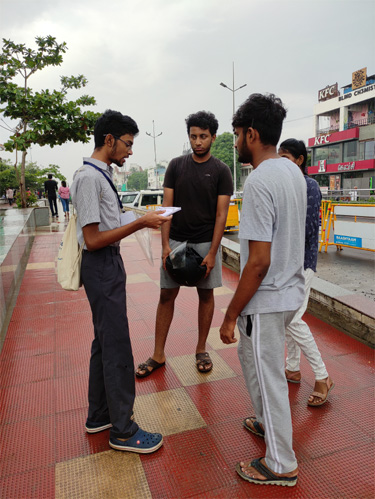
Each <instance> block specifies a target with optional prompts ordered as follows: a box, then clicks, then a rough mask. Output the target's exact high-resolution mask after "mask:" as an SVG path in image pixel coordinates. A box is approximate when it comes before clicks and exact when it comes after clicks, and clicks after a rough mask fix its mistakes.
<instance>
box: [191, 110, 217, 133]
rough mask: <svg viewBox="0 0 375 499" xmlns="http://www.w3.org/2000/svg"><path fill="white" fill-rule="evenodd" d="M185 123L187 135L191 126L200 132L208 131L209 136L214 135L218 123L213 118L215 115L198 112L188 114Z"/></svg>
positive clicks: (207, 112)
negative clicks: (197, 128)
mask: <svg viewBox="0 0 375 499" xmlns="http://www.w3.org/2000/svg"><path fill="white" fill-rule="evenodd" d="M185 122H186V127H187V133H188V135H189V133H190V128H191V127H192V126H197V127H199V128H201V129H202V130H209V131H210V134H211V135H216V132H217V129H218V128H219V122H218V121H217V119H216V118H215V115H214V114H213V113H210V112H209V111H198V112H197V113H194V114H189V116H188V117H187V118H186V120H185Z"/></svg>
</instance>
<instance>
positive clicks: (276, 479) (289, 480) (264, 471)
mask: <svg viewBox="0 0 375 499" xmlns="http://www.w3.org/2000/svg"><path fill="white" fill-rule="evenodd" d="M261 459H264V458H263V457H260V458H258V459H254V460H253V461H251V463H250V466H252V467H253V468H255V469H256V470H257V471H258V472H259V473H260V474H261V475H263V476H264V477H265V478H266V479H265V480H257V479H256V478H252V477H251V476H248V475H246V473H244V472H243V471H242V469H241V465H240V463H237V464H236V471H237V473H238V474H239V475H240V477H241V478H243V479H244V480H247V481H248V482H251V483H256V484H258V485H282V486H283V487H294V485H296V483H297V479H298V477H297V476H278V475H275V474H274V473H272V471H271V470H270V469H268V468H266V467H265V466H264V465H263V464H262V463H261V462H260V460H261Z"/></svg>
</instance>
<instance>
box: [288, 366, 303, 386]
mask: <svg viewBox="0 0 375 499" xmlns="http://www.w3.org/2000/svg"><path fill="white" fill-rule="evenodd" d="M285 377H286V380H287V381H288V383H301V371H288V369H285Z"/></svg>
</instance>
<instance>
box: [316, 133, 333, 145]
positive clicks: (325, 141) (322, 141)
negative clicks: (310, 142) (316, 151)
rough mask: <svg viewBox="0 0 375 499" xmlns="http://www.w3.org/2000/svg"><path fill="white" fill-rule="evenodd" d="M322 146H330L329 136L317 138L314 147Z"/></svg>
mask: <svg viewBox="0 0 375 499" xmlns="http://www.w3.org/2000/svg"><path fill="white" fill-rule="evenodd" d="M322 144H329V135H321V136H320V137H315V142H314V146H321V145H322Z"/></svg>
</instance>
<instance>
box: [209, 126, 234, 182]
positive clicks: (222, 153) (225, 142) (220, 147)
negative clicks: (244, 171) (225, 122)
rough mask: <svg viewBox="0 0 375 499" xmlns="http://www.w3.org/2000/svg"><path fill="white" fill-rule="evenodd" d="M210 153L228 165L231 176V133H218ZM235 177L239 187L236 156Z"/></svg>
mask: <svg viewBox="0 0 375 499" xmlns="http://www.w3.org/2000/svg"><path fill="white" fill-rule="evenodd" d="M211 153H212V155H213V156H215V158H218V159H220V161H223V162H224V163H226V164H227V165H228V166H229V168H230V171H231V172H232V177H233V134H232V133H229V132H224V133H222V134H220V135H218V136H217V137H216V140H215V142H214V143H213V145H212V147H211ZM236 178H237V187H239V186H240V178H241V164H240V163H239V162H238V161H237V156H236Z"/></svg>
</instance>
